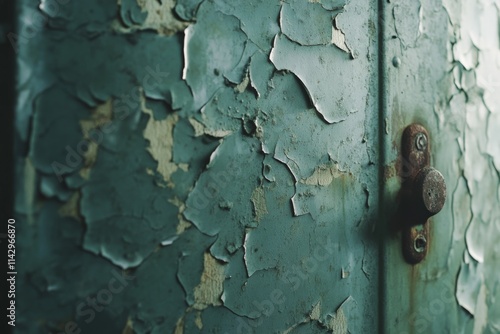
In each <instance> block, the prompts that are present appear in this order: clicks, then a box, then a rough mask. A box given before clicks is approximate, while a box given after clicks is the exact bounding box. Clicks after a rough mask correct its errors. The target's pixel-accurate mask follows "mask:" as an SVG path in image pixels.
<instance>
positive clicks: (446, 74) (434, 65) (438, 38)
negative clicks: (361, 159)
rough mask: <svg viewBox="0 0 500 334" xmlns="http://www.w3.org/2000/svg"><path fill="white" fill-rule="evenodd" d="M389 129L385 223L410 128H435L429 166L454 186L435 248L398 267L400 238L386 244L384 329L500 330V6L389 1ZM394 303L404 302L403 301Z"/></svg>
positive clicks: (436, 221) (484, 0)
mask: <svg viewBox="0 0 500 334" xmlns="http://www.w3.org/2000/svg"><path fill="white" fill-rule="evenodd" d="M383 5H384V9H383V18H384V20H383V22H384V35H383V39H384V41H383V42H384V57H383V58H384V61H383V64H384V68H385V71H386V72H385V71H384V72H385V73H386V76H385V79H384V83H385V92H384V96H385V104H384V110H383V112H384V113H385V115H384V120H385V122H384V123H383V124H384V126H385V127H386V131H385V132H384V134H383V136H384V142H385V145H384V147H385V152H384V153H385V165H386V172H385V175H386V182H385V198H384V203H386V205H387V207H386V213H387V216H388V219H389V217H390V215H391V214H392V213H391V212H394V210H395V208H394V207H391V204H394V203H396V194H397V192H398V190H399V185H400V184H401V180H400V179H399V177H398V176H397V174H396V173H394V172H393V170H394V169H396V168H397V167H396V165H397V157H398V154H399V153H398V143H400V142H401V133H402V131H403V129H404V128H405V127H406V125H408V124H411V123H420V124H422V125H424V126H425V127H426V129H427V130H428V131H429V135H430V141H431V143H432V157H431V160H432V166H434V167H435V168H436V169H437V170H439V171H440V172H442V174H443V176H444V179H445V180H446V183H447V186H448V192H447V197H448V199H447V201H446V203H445V205H444V208H443V210H442V211H441V212H440V213H439V215H437V216H435V217H433V218H431V224H430V236H431V242H430V243H429V245H428V247H429V251H428V254H427V257H426V259H425V260H424V261H423V262H421V263H420V264H418V265H415V266H406V267H405V266H401V262H403V261H404V260H403V258H402V255H401V252H400V242H399V237H398V234H396V233H394V234H392V235H391V236H389V237H388V238H387V240H386V247H385V255H384V259H385V261H384V266H385V278H384V282H385V285H384V286H385V302H384V304H385V305H386V306H387V307H386V309H385V310H384V315H385V319H384V323H385V328H386V329H387V333H498V332H500V304H499V303H498V298H499V297H500V284H498V283H499V279H500V278H499V275H498V268H499V265H500V258H499V256H498V254H500V249H499V243H498V239H499V238H500V210H499V209H498V208H499V202H500V180H499V175H500V174H499V170H500V163H499V161H500V151H499V149H498V148H499V147H500V146H499V145H498V143H499V142H500V138H499V133H500V131H499V129H500V117H499V109H498V108H499V106H500V104H499V103H498V102H499V100H498V96H500V91H499V90H500V85H499V84H498V79H497V78H498V77H500V76H499V75H500V66H499V65H498V57H499V55H500V47H499V40H498V34H499V30H498V29H499V28H498V27H499V26H498V22H499V12H498V8H499V5H500V3H498V1H490V0H473V1H450V0H443V1H439V0H421V1H409V0H397V1H390V2H385V1H384V2H383ZM396 301H397V302H396Z"/></svg>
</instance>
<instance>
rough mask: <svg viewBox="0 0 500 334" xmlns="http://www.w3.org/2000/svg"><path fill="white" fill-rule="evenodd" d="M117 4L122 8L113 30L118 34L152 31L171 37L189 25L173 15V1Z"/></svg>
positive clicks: (140, 0) (146, 0) (137, 1)
mask: <svg viewBox="0 0 500 334" xmlns="http://www.w3.org/2000/svg"><path fill="white" fill-rule="evenodd" d="M134 2H135V3H134ZM118 4H119V5H120V6H121V8H122V10H121V20H115V21H114V22H113V28H114V29H115V30H116V31H118V32H120V33H133V32H135V31H137V30H154V31H156V32H157V33H158V34H160V35H166V36H171V35H173V34H175V33H177V32H179V31H182V30H184V29H185V28H186V27H187V26H188V25H189V22H184V21H181V20H179V19H178V18H177V16H176V15H175V14H174V11H173V9H174V7H175V4H176V1H175V0H161V1H151V0H122V1H119V2H118ZM125 5H127V8H124V6H125ZM141 16H142V17H141ZM136 17H140V18H136Z"/></svg>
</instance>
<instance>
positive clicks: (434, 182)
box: [397, 124, 446, 264]
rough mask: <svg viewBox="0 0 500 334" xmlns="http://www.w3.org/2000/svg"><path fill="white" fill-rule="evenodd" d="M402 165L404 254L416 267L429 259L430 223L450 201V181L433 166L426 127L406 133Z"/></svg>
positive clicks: (411, 128)
mask: <svg viewBox="0 0 500 334" xmlns="http://www.w3.org/2000/svg"><path fill="white" fill-rule="evenodd" d="M399 165H400V168H399V175H400V178H401V180H402V184H401V193H400V194H401V198H400V199H401V202H400V206H399V210H398V214H397V220H398V225H399V227H400V228H401V230H402V242H403V255H404V257H405V259H406V261H407V262H409V263H411V264H416V263H419V262H420V261H422V260H423V259H424V258H425V256H426V254H427V250H428V247H429V242H430V239H429V223H428V220H429V218H430V217H432V216H434V215H436V214H437V213H439V211H441V209H442V208H443V206H444V203H445V201H446V182H445V180H444V177H443V175H442V174H441V173H440V172H439V171H438V170H436V169H435V168H433V167H431V166H430V140H429V133H428V132H427V130H426V129H425V128H424V127H423V126H422V125H420V124H411V125H409V126H408V127H406V129H405V130H404V132H403V136H402V146H401V156H400V161H399Z"/></svg>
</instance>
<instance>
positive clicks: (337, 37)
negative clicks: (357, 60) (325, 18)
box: [332, 17, 351, 53]
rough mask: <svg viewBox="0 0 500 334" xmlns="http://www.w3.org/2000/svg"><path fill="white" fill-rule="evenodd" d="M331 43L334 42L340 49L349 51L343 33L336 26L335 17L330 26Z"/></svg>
mask: <svg viewBox="0 0 500 334" xmlns="http://www.w3.org/2000/svg"><path fill="white" fill-rule="evenodd" d="M332 44H335V45H336V46H337V47H338V48H339V49H340V50H342V51H344V52H347V53H351V50H349V47H348V46H347V44H346V42H345V34H344V33H343V32H342V30H340V29H339V28H338V27H337V17H335V19H334V20H333V26H332Z"/></svg>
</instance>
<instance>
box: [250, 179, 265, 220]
mask: <svg viewBox="0 0 500 334" xmlns="http://www.w3.org/2000/svg"><path fill="white" fill-rule="evenodd" d="M251 201H252V204H253V214H254V217H255V220H257V221H261V219H262V217H264V216H265V215H266V214H267V205H266V196H265V193H264V188H263V187H262V186H260V187H257V188H255V190H254V191H253V192H252V198H251Z"/></svg>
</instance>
